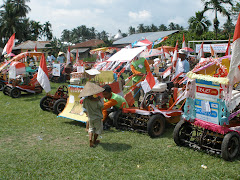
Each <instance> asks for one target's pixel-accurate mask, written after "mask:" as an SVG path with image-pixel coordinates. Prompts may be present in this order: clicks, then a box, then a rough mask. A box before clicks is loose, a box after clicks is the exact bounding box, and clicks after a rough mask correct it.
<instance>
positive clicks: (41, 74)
mask: <svg viewBox="0 0 240 180" xmlns="http://www.w3.org/2000/svg"><path fill="white" fill-rule="evenodd" d="M37 81H38V82H39V84H40V85H41V86H42V88H43V89H44V90H45V91H46V93H48V92H50V91H51V86H50V82H49V78H48V69H47V64H46V60H45V57H44V54H42V57H41V60H40V65H39V69H38V74H37Z"/></svg>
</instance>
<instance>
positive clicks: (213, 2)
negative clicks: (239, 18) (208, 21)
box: [202, 0, 233, 39]
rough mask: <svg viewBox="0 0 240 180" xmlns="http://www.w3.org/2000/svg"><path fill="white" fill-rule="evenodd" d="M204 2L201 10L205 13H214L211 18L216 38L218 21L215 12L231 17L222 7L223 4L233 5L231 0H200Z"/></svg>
mask: <svg viewBox="0 0 240 180" xmlns="http://www.w3.org/2000/svg"><path fill="white" fill-rule="evenodd" d="M202 2H203V3H204V10H203V12H204V13H205V12H206V11H209V10H211V11H214V13H215V18H214V19H213V26H214V30H215V35H216V39H217V34H218V29H219V21H218V17H217V13H218V12H219V13H221V14H222V15H223V16H226V17H227V18H228V19H229V20H230V19H231V17H230V16H231V14H230V12H229V11H228V10H227V9H226V8H225V7H224V5H230V6H231V7H233V3H232V0H202Z"/></svg>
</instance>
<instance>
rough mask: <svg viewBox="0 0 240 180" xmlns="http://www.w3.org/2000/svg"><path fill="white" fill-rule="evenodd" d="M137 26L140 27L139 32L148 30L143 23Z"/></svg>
mask: <svg viewBox="0 0 240 180" xmlns="http://www.w3.org/2000/svg"><path fill="white" fill-rule="evenodd" d="M137 28H138V29H137V32H138V33H144V32H146V30H145V27H144V25H143V24H139V25H138V27H137Z"/></svg>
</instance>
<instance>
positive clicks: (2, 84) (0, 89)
mask: <svg viewBox="0 0 240 180" xmlns="http://www.w3.org/2000/svg"><path fill="white" fill-rule="evenodd" d="M4 86H5V83H4V82H0V91H2V90H3V88H4Z"/></svg>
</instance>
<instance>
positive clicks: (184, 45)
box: [182, 34, 187, 49]
mask: <svg viewBox="0 0 240 180" xmlns="http://www.w3.org/2000/svg"><path fill="white" fill-rule="evenodd" d="M185 47H187V46H186V42H185V37H184V34H183V41H182V49H183V48H185Z"/></svg>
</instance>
